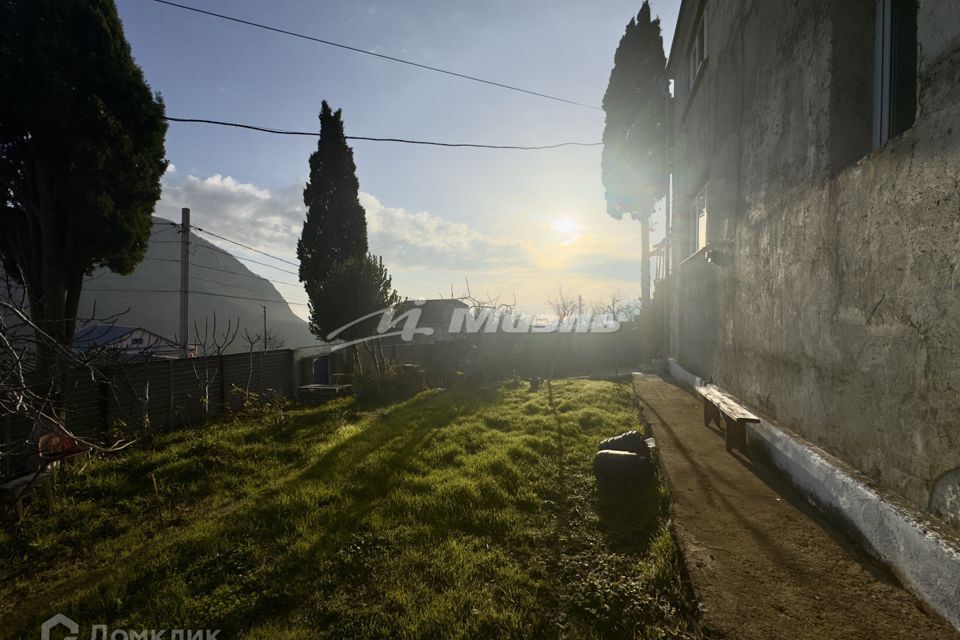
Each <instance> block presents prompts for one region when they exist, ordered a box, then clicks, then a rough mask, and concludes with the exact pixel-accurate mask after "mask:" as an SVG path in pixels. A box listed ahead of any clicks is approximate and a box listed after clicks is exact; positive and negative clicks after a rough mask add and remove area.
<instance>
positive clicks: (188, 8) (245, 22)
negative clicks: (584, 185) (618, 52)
mask: <svg viewBox="0 0 960 640" xmlns="http://www.w3.org/2000/svg"><path fill="white" fill-rule="evenodd" d="M152 1H153V2H156V3H157V4H163V5H167V6H169V7H175V8H177V9H183V10H184V11H192V12H194V13H199V14H202V15H205V16H210V17H212V18H218V19H220V20H226V21H229V22H234V23H237V24H243V25H246V26H248V27H254V28H257V29H263V30H266V31H272V32H274V33H279V34H283V35H287V36H292V37H294V38H300V39H302V40H309V41H311V42H317V43H319V44H325V45H327V46H330V47H337V48H338V49H346V50H347V51H353V52H354V53H362V54H364V55H368V56H373V57H375V58H380V59H383V60H389V61H391V62H398V63H400V64H406V65H409V66H411V67H417V68H419V69H425V70H427V71H433V72H435V73H442V74H444V75H448V76H453V77H456V78H462V79H464V80H470V81H472V82H479V83H481V84H486V85H490V86H493V87H499V88H501V89H506V90H508V91H515V92H518V93H525V94H528V95H531V96H537V97H539V98H544V99H547V100H553V101H556V102H563V103H566V104H570V105H575V106H578V107H584V108H587V109H594V110H597V111H600V110H602V109H601V107H598V106H596V105H592V104H586V103H583V102H577V101H576V100H570V99H568V98H561V97H558V96H552V95H550V94H547V93H541V92H539V91H533V90H531V89H524V88H523V87H517V86H514V85H510V84H506V83H503V82H496V81H494V80H486V79H484V78H479V77H477V76H471V75H467V74H465V73H458V72H456V71H450V70H449V69H443V68H441V67H433V66H430V65H426V64H422V63H419V62H414V61H412V60H405V59H403V58H397V57H395V56H389V55H386V54H383V53H376V52H375V51H367V50H366V49H361V48H359V47H352V46H350V45H346V44H342V43H339V42H334V41H332V40H325V39H323V38H317V37H314V36H308V35H306V34H303V33H297V32H295V31H289V30H287V29H280V28H279V27H271V26H269V25H265V24H261V23H259V22H253V21H252V20H244V19H242V18H236V17H234V16H228V15H225V14H222V13H215V12H213V11H206V10H204V9H198V8H197V7H191V6H189V5H185V4H180V3H177V2H170V0H152Z"/></svg>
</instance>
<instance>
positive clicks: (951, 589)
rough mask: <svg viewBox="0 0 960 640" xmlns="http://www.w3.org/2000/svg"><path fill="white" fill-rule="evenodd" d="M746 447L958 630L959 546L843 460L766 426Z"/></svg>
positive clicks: (688, 381) (673, 364) (751, 433)
mask: <svg viewBox="0 0 960 640" xmlns="http://www.w3.org/2000/svg"><path fill="white" fill-rule="evenodd" d="M666 368H667V372H668V374H669V376H670V377H671V378H673V379H674V380H675V381H676V382H678V383H680V384H681V385H683V386H685V387H687V388H690V389H692V388H694V387H696V386H698V385H699V384H700V383H701V379H700V378H698V377H697V376H695V375H693V374H692V373H690V372H689V371H687V370H686V369H684V368H683V366H681V365H680V364H679V363H678V362H677V361H676V360H673V359H670V360H669V361H668V362H667V367H666ZM744 406H747V405H746V404H744ZM747 439H748V442H749V446H750V447H751V448H756V449H759V450H761V452H762V453H763V454H764V455H766V456H767V458H768V459H769V460H770V462H771V463H772V464H773V465H774V466H775V467H777V468H778V469H779V470H780V471H782V472H783V473H784V474H785V475H786V476H787V477H788V478H789V479H790V480H791V482H792V483H793V484H794V485H795V486H796V487H797V488H798V489H799V490H800V491H801V492H802V493H803V494H805V495H806V496H807V497H808V498H809V499H811V500H812V501H813V502H814V503H816V505H817V506H818V507H820V508H821V509H822V510H823V511H825V512H826V513H827V515H828V516H830V517H832V518H834V519H836V520H839V521H840V522H839V524H841V525H843V526H844V527H845V528H846V529H848V530H850V531H851V532H853V533H855V534H856V536H858V537H859V538H860V539H861V541H862V542H863V543H864V544H865V546H866V547H867V548H868V550H869V551H870V552H872V553H873V554H874V555H875V556H876V557H877V558H878V559H879V560H881V561H882V562H883V563H885V564H886V565H888V566H889V567H890V568H891V569H892V570H893V571H894V573H896V574H897V576H898V577H899V578H900V580H901V581H902V582H903V584H904V585H905V586H906V587H907V588H908V589H910V591H912V592H913V593H914V594H915V595H916V596H917V597H919V598H920V599H921V600H923V601H924V602H926V603H927V604H928V605H929V606H930V607H931V608H932V609H933V610H934V611H936V612H937V613H939V614H940V615H941V616H943V617H944V618H945V619H946V620H947V621H948V622H950V624H952V625H953V626H954V627H955V628H957V629H958V630H960V543H958V542H957V541H955V540H952V539H950V538H948V537H946V536H945V535H941V534H940V533H938V532H937V531H936V530H935V529H934V525H933V524H932V523H930V522H928V521H925V520H924V518H923V516H922V515H920V514H919V513H917V512H916V511H914V510H913V509H910V508H908V507H906V506H904V505H901V504H897V501H896V498H895V496H890V495H885V494H882V493H881V492H879V491H877V490H876V489H874V488H872V487H870V486H869V485H868V484H867V483H866V481H865V480H864V478H863V477H862V476H861V475H860V474H859V473H858V472H857V471H855V470H854V469H852V468H850V467H848V466H847V465H846V464H844V463H843V462H842V461H841V460H839V459H837V458H835V457H833V456H832V455H830V454H828V453H827V452H825V451H823V450H821V449H818V448H817V447H816V446H814V445H813V444H811V443H809V442H806V441H805V440H803V439H802V438H800V437H799V436H797V435H795V434H793V433H791V432H789V431H788V430H786V429H783V428H782V427H779V426H776V425H773V424H771V423H770V422H768V421H766V420H761V422H760V423H759V424H753V425H748V426H747Z"/></svg>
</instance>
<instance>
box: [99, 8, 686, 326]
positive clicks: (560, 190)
mask: <svg viewBox="0 0 960 640" xmlns="http://www.w3.org/2000/svg"><path fill="white" fill-rule="evenodd" d="M194 4H195V5H196V6H198V7H200V8H203V9H206V10H210V11H216V12H222V13H228V14H230V15H235V16H237V17H240V18H244V19H248V20H253V21H258V22H263V23H266V24H268V25H272V26H277V27H281V28H288V29H293V30H296V31H299V32H302V33H307V34H310V35H315V36H317V37H321V38H322V37H328V38H335V39H337V40H338V41H341V42H345V43H347V44H351V45H354V46H357V47H360V48H364V49H369V50H374V51H377V52H381V53H385V54H392V55H398V56H403V57H405V58H408V59H412V60H415V61H418V62H422V63H425V64H430V65H436V66H443V67H446V68H451V69H454V70H457V71H461V72H464V73H469V74H474V75H479V76H482V77H485V78H490V79H493V80H497V81H501V82H505V83H509V84H515V85H518V86H523V87H529V88H531V89H533V90H537V91H541V92H545V93H550V94H552V95H557V96H561V97H564V98H569V99H571V100H575V101H578V102H584V103H587V104H591V105H598V104H599V103H600V101H601V99H602V97H603V92H604V90H605V88H606V84H607V80H608V78H609V74H610V69H611V66H612V62H613V53H614V51H615V49H616V46H617V43H618V42H619V39H620V36H621V35H622V33H623V29H624V25H625V24H626V23H627V21H628V20H629V19H630V18H631V16H633V15H636V12H637V11H638V10H639V7H640V2H637V1H635V0H623V1H621V0H616V1H606V2H599V3H584V2H553V1H551V2H547V1H541V2H523V3H515V2H506V1H498V2H489V3H467V2H451V3H443V4H437V3H433V2H409V3H402V4H401V3H390V2H378V1H371V2H345V1H344V2H324V3H312V2H307V1H306V0H285V1H283V2H271V3H260V2H252V1H248V0H241V1H237V0H229V1H228V0H197V1H196V2H195V3H194ZM652 5H653V10H654V13H657V14H659V15H660V16H661V18H662V19H663V22H664V25H663V26H664V39H665V41H666V42H667V43H668V44H667V46H669V41H670V37H671V36H672V32H673V23H674V21H675V19H676V15H677V10H678V5H679V3H678V2H677V1H676V0H668V1H664V0H661V1H657V0H654V2H653V3H652ZM118 6H119V10H120V14H121V18H122V19H123V22H124V28H125V31H126V35H127V38H128V39H129V41H130V44H131V47H132V50H133V54H134V56H135V57H136V60H137V62H138V63H139V64H140V65H141V66H142V67H143V70H144V73H145V75H146V78H147V80H148V81H149V82H150V84H151V86H152V87H153V89H155V90H156V91H159V92H161V93H162V94H163V97H164V100H165V101H166V106H167V113H168V114H169V115H170V116H174V117H188V118H191V117H192V118H213V119H221V120H230V121H235V122H243V123H249V124H256V125H262V126H268V127H276V128H281V129H296V130H308V131H309V130H316V129H317V127H318V121H317V113H318V111H319V109H320V102H321V100H323V99H326V100H327V101H329V102H330V103H331V105H332V106H333V107H334V108H342V109H343V117H344V122H345V124H346V133H347V135H360V136H383V137H405V138H416V139H424V140H439V141H449V142H481V143H488V144H517V145H541V144H553V143H557V142H565V141H575V142H596V141H599V140H600V137H601V134H602V131H603V121H604V119H603V112H602V111H599V110H594V109H587V108H583V107H578V106H573V105H569V104H564V103H560V102H553V101H549V100H545V99H542V98H537V97H534V96H529V95H524V94H520V93H512V92H509V91H504V90H502V89H497V88H495V87H490V86H485V85H482V84H477V83H471V82H467V81H464V80H461V79H457V78H453V77H448V76H443V75H439V74H436V73H429V72H426V71H423V70H420V69H416V68H412V67H407V66H402V65H397V64H395V63H391V62H388V61H384V60H377V59H374V58H370V57H367V56H362V55H357V54H355V53H351V52H347V51H342V50H338V49H332V48H329V47H324V46H322V45H319V44H316V43H311V42H305V41H301V40H297V39H294V38H290V37H284V36H282V35H279V34H273V33H269V32H264V31H260V30H255V29H252V28H250V27H246V26H243V25H239V24H231V23H227V22H223V21H219V20H216V19H214V18H210V17H205V16H201V15H196V14H190V13H186V12H184V11H182V10H177V9H173V8H170V7H165V6H163V5H159V4H155V3H152V2H142V1H140V0H120V1H119V2H118ZM315 145H316V141H315V140H314V139H311V138H305V137H300V138H296V137H285V136H272V135H268V134H263V133H257V132H252V131H242V130H239V129H230V128H218V127H210V126H204V125H196V124H177V123H172V124H171V125H170V129H169V132H168V134H167V155H168V157H169V159H170V161H171V162H172V163H173V167H172V168H171V169H170V170H169V171H168V173H167V175H166V176H165V177H164V192H163V198H162V199H161V201H160V202H159V203H158V206H157V215H160V216H163V217H166V218H170V219H174V220H176V219H178V217H179V211H180V208H181V207H190V208H191V210H192V215H193V222H194V224H196V225H197V226H200V227H203V228H205V229H209V230H211V231H214V232H217V233H221V234H222V235H225V236H227V237H231V238H234V239H236V240H239V241H242V242H244V243H248V244H250V245H251V246H254V247H257V248H259V249H262V250H264V251H268V252H270V253H273V254H275V255H278V256H281V257H284V258H287V259H295V250H296V249H295V248H296V240H297V238H298V236H299V233H300V225H301V223H302V220H303V216H304V208H303V203H302V189H303V185H304V182H305V178H306V175H307V170H308V167H307V158H308V156H309V154H310V152H311V150H312V149H313V148H314V147H315ZM351 145H352V146H353V149H354V156H355V160H356V164H357V174H358V176H359V178H360V189H361V192H362V195H361V202H362V204H363V205H364V207H365V209H366V212H367V223H368V228H369V244H370V249H371V250H372V251H374V252H375V253H377V254H380V255H382V256H383V258H384V261H385V263H386V265H387V267H388V268H389V269H390V272H391V274H392V276H393V279H394V285H395V286H396V288H397V289H398V291H399V292H400V294H401V295H403V296H406V297H409V298H417V297H425V298H431V297H437V296H439V295H444V296H449V295H450V294H451V287H452V289H453V292H454V294H456V295H460V294H462V293H464V292H465V287H466V282H467V281H468V280H469V283H470V287H471V290H472V292H473V293H474V294H475V295H489V296H497V295H500V296H503V297H505V298H510V299H512V297H513V296H514V295H515V296H516V299H517V302H518V305H519V307H520V308H521V309H523V310H525V311H529V312H544V311H546V308H547V307H546V300H547V299H548V298H549V297H551V295H552V294H553V292H555V291H556V289H557V287H558V286H561V285H562V286H563V288H564V290H565V291H570V292H574V293H577V294H582V295H583V297H584V298H585V299H587V300H593V299H599V298H601V297H603V296H605V295H608V294H609V293H611V292H612V291H615V290H620V291H622V292H623V294H625V295H626V296H628V297H631V298H636V297H637V296H638V295H639V274H640V259H639V244H638V240H639V226H638V224H637V223H635V222H633V221H630V220H623V221H616V220H613V219H611V218H610V217H609V216H608V215H607V214H606V205H605V201H604V195H603V187H602V185H601V182H600V152H601V151H600V150H601V148H600V147H566V148H562V149H555V150H545V151H506V150H482V149H446V148H430V147H415V146H410V145H398V144H386V143H374V142H362V141H354V142H351ZM662 226H663V225H662V222H661V221H660V220H659V219H657V218H655V221H654V229H653V232H654V240H656V239H657V238H659V236H660V234H661V233H662V231H663V229H662ZM224 247H225V248H228V247H227V245H224ZM229 249H230V251H231V252H234V253H236V254H237V255H240V256H243V255H244V254H243V252H242V251H238V250H237V247H235V246H230V247H229ZM250 255H251V256H252V255H253V254H250ZM250 267H251V268H252V269H254V270H255V271H256V272H257V273H259V274H261V275H263V276H265V277H267V278H271V279H273V280H284V279H289V276H286V277H283V276H284V274H282V273H280V272H277V271H276V270H273V269H270V268H267V267H261V266H259V265H250ZM277 288H278V290H279V291H280V292H281V293H282V294H283V295H284V297H285V298H286V299H287V300H288V301H291V302H303V301H305V299H306V295H305V294H304V292H303V290H302V289H301V288H299V287H294V286H289V285H282V284H281V285H277ZM293 310H294V312H296V313H298V314H299V315H301V316H303V317H305V314H306V308H305V307H302V306H294V307H293Z"/></svg>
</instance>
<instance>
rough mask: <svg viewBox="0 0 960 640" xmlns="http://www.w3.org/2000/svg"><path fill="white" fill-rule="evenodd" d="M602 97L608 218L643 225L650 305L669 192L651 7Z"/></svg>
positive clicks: (631, 26)
mask: <svg viewBox="0 0 960 640" xmlns="http://www.w3.org/2000/svg"><path fill="white" fill-rule="evenodd" d="M613 62H614V64H613V70H612V71H611V72H610V81H609V83H608V85H607V91H606V93H605V94H604V96H603V110H604V112H605V113H606V123H605V126H604V130H603V157H602V166H601V175H602V179H603V186H604V189H605V190H606V199H607V213H609V214H610V215H611V216H612V217H614V218H616V219H617V220H620V219H622V218H623V216H624V214H627V215H629V216H630V217H631V218H633V219H634V220H638V221H639V222H640V224H641V243H640V253H641V290H642V294H641V297H642V300H643V302H644V304H647V303H649V302H650V246H649V245H650V240H649V236H650V216H651V215H652V214H653V212H654V207H655V206H656V203H657V201H658V200H659V199H660V198H661V197H663V196H664V194H665V193H666V188H667V175H668V170H667V126H668V124H667V104H668V101H669V99H670V94H669V84H668V82H669V81H668V78H667V72H666V64H667V61H666V56H665V55H664V53H663V36H662V34H661V31H660V19H659V18H657V19H652V16H651V13H650V3H649V2H647V1H644V3H643V6H642V7H641V8H640V13H639V14H638V15H637V17H636V18H635V19H631V20H630V22H629V23H628V24H627V28H626V30H625V31H624V34H623V37H622V38H621V39H620V44H619V46H618V47H617V52H616V54H615V55H614V58H613Z"/></svg>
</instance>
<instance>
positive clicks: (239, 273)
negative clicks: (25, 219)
mask: <svg viewBox="0 0 960 640" xmlns="http://www.w3.org/2000/svg"><path fill="white" fill-rule="evenodd" d="M197 246H199V247H202V246H204V245H197ZM214 248H215V249H216V250H218V251H223V249H220V248H219V247H214ZM224 253H226V252H224ZM227 255H233V254H230V253H228V254H227ZM233 257H234V258H237V259H238V260H241V259H242V258H238V257H237V256H233ZM144 260H149V261H150V262H174V263H176V264H180V259H179V258H144ZM190 267H191V268H194V269H209V270H211V271H220V272H222V273H231V274H233V275H235V276H243V277H244V278H256V279H258V280H266V281H267V282H272V283H273V284H282V285H286V286H288V287H299V286H301V283H299V282H286V281H284V280H271V279H270V278H265V277H263V276H261V275H258V274H256V273H243V272H242V271H231V270H230V269H223V268H221V267H211V266H208V265H205V264H196V263H190ZM143 277H155V276H143ZM156 277H160V276H156ZM170 277H177V276H176V275H170Z"/></svg>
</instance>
